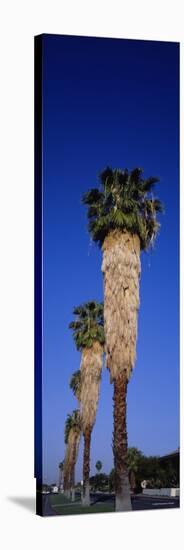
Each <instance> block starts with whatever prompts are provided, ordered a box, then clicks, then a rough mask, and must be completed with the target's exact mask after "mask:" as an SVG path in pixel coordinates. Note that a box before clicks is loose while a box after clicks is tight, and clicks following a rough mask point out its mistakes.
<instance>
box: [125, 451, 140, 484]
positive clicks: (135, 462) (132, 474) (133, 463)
mask: <svg viewBox="0 0 184 550" xmlns="http://www.w3.org/2000/svg"><path fill="white" fill-rule="evenodd" d="M142 457H143V454H142V453H141V451H139V449H137V447H129V448H128V451H127V466H128V471H129V480H130V486H131V489H132V490H133V491H134V490H135V488H136V474H137V472H138V470H139V466H140V462H141V459H142Z"/></svg>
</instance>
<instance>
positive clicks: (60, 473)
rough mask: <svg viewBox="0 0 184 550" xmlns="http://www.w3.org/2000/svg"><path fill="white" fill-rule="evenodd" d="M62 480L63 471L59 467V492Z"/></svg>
mask: <svg viewBox="0 0 184 550" xmlns="http://www.w3.org/2000/svg"><path fill="white" fill-rule="evenodd" d="M62 482H63V472H62V470H61V468H59V482H58V489H59V492H61V487H62Z"/></svg>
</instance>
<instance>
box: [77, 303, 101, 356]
mask: <svg viewBox="0 0 184 550" xmlns="http://www.w3.org/2000/svg"><path fill="white" fill-rule="evenodd" d="M73 313H74V315H75V316H76V320H75V321H73V322H72V323H70V324H69V328H71V329H73V333H74V340H75V343H76V347H77V349H78V350H82V349H83V348H90V347H91V346H92V345H93V343H94V342H99V343H100V344H102V345H103V344H104V327H103V304H102V303H100V304H99V303H97V302H95V301H93V302H87V303H85V304H82V305H80V306H78V307H75V308H74V310H73Z"/></svg>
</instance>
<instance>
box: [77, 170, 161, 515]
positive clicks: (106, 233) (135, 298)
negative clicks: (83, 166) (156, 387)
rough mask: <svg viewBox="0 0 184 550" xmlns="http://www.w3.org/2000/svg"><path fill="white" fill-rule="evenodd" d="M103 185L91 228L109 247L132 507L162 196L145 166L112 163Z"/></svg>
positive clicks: (113, 356)
mask: <svg viewBox="0 0 184 550" xmlns="http://www.w3.org/2000/svg"><path fill="white" fill-rule="evenodd" d="M99 177H100V189H91V190H90V191H88V192H87V193H85V194H84V196H83V199H82V202H83V204H86V205H87V206H88V219H89V232H90V234H91V237H92V239H93V240H94V241H95V242H97V243H98V244H99V246H100V247H101V248H102V251H103V263H102V272H103V275H104V329H105V341H106V349H105V351H106V362H107V368H108V369H109V370H110V378H111V382H113V383H114V396H113V400H114V435H113V453H114V466H115V486H116V510H129V509H131V500H130V490H129V481H128V470H127V429H126V395H127V384H128V381H129V378H130V375H131V372H132V369H133V367H134V364H135V359H136V338H137V311H138V308H139V277H140V271H141V265H140V252H141V250H146V249H147V248H148V247H149V245H151V243H152V242H153V241H154V239H155V237H156V235H157V232H158V229H159V223H158V221H157V219H156V215H157V212H162V204H161V202H160V201H159V200H158V199H157V198H155V197H154V196H153V187H154V185H155V184H156V183H157V182H158V181H159V180H158V178H155V177H150V178H148V179H144V178H143V170H142V169H140V168H135V169H134V170H132V171H130V172H129V171H128V170H127V169H125V170H118V169H112V168H109V167H107V168H106V169H105V170H104V171H103V172H102V173H101V174H100V176H99Z"/></svg>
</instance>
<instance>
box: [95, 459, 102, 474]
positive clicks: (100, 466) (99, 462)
mask: <svg viewBox="0 0 184 550" xmlns="http://www.w3.org/2000/svg"><path fill="white" fill-rule="evenodd" d="M95 468H96V470H97V472H100V470H101V469H102V462H101V460H97V462H96V464H95Z"/></svg>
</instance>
